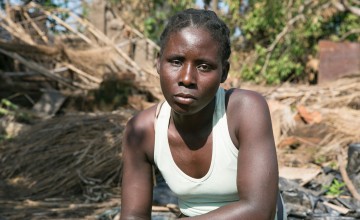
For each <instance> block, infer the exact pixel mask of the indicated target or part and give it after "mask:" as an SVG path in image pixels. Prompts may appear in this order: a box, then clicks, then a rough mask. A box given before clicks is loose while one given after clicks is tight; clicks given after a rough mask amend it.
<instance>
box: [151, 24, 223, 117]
mask: <svg viewBox="0 0 360 220" xmlns="http://www.w3.org/2000/svg"><path fill="white" fill-rule="evenodd" d="M228 69H229V65H228V63H227V62H226V63H225V64H224V63H223V62H222V59H221V51H220V46H219V42H217V41H216V40H214V39H213V38H212V36H211V35H210V33H209V32H208V31H207V30H206V29H204V28H196V27H186V28H183V29H181V30H180V31H177V32H173V33H171V34H170V36H168V41H167V43H166V44H165V46H164V48H163V51H162V54H161V55H160V57H159V58H158V61H157V71H158V73H159V75H160V83H161V88H162V91H163V94H164V96H165V99H166V100H167V102H168V103H169V104H170V106H171V107H172V109H173V110H174V111H175V112H177V113H179V114H184V115H189V114H194V113H198V112H200V111H201V110H203V109H204V107H206V106H208V104H209V103H210V102H211V101H212V100H213V98H214V96H215V94H216V91H217V89H218V87H219V85H220V83H221V82H224V81H225V79H226V77H227V73H228Z"/></svg>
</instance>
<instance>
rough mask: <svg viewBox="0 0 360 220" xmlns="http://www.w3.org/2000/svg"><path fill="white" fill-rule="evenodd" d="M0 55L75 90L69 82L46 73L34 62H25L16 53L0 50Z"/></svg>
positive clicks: (46, 71) (48, 72)
mask: <svg viewBox="0 0 360 220" xmlns="http://www.w3.org/2000/svg"><path fill="white" fill-rule="evenodd" d="M0 53H2V54H5V55H7V56H9V57H11V58H13V59H15V60H18V61H19V62H20V63H22V64H24V65H25V66H27V67H28V68H30V69H32V70H34V71H37V72H39V73H41V74H42V75H44V76H46V77H49V78H51V79H53V80H56V81H57V82H59V83H61V84H63V85H66V86H67V87H70V88H73V89H74V88H75V87H74V86H73V85H71V83H70V82H67V81H66V80H65V79H63V78H61V77H59V76H56V75H55V74H52V73H51V72H50V71H48V70H47V69H45V68H44V67H42V66H40V65H38V64H36V63H35V62H32V61H27V60H26V59H25V58H23V57H22V56H20V55H18V54H17V53H14V52H8V51H5V50H3V49H0Z"/></svg>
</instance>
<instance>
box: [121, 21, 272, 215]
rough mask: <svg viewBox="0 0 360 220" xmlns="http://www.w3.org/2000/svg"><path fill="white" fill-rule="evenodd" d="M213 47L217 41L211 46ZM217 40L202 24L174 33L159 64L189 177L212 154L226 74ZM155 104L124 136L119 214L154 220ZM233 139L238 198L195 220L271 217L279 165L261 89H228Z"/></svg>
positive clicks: (179, 160) (201, 171)
mask: <svg viewBox="0 0 360 220" xmlns="http://www.w3.org/2000/svg"><path fill="white" fill-rule="evenodd" d="M209 45H212V46H211V47H209ZM220 54H221V53H220V51H219V46H218V42H216V41H215V40H214V39H213V38H212V37H211V35H210V33H209V32H208V31H207V30H206V29H203V28H194V27H187V28H183V29H181V30H180V31H178V32H173V33H171V34H170V36H169V40H168V42H167V43H166V44H165V46H164V48H163V50H162V54H161V55H160V56H159V58H158V61H157V71H158V73H159V75H160V82H161V87H162V90H163V93H164V96H165V99H166V100H167V102H168V103H169V104H170V106H171V108H172V111H171V118H170V123H169V128H168V140H169V145H170V150H171V154H172V157H173V159H174V161H175V163H176V165H177V166H178V167H179V168H180V169H181V170H182V171H183V172H184V173H186V174H187V175H189V176H191V177H193V178H201V177H203V176H205V175H206V173H207V172H208V170H209V167H210V164H211V156H212V123H211V121H212V117H213V112H214V107H215V94H216V91H217V89H218V87H219V86H220V83H222V82H224V81H225V80H226V78H227V74H228V71H229V63H228V62H227V61H224V60H222V57H221V56H220ZM155 111H156V106H153V107H151V108H149V109H147V110H145V111H143V112H141V113H139V114H138V115H136V116H134V117H133V118H132V119H131V120H130V121H129V122H128V124H127V126H126V130H125V134H124V154H123V163H124V164H123V165H124V172H123V182H122V210H121V219H123V220H124V219H150V218H151V205H152V190H153V177H152V165H154V135H155V131H154V118H155ZM226 114H227V120H228V129H229V133H230V137H231V140H232V141H233V143H234V145H235V146H236V147H237V148H238V149H239V153H238V165H237V183H236V184H237V189H238V194H239V198H240V200H239V201H237V202H233V203H230V204H228V205H225V206H223V207H220V208H218V209H216V210H214V211H211V212H209V213H207V214H204V215H200V216H196V217H192V219H274V216H275V211H276V200H277V193H278V167H277V159H276V151H275V145H274V139H273V134H272V128H271V119H270V114H269V110H268V106H267V103H266V101H265V100H264V98H263V97H262V96H261V95H259V94H257V93H256V92H252V91H248V90H240V89H231V90H228V91H226Z"/></svg>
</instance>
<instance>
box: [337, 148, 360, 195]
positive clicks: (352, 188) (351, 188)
mask: <svg viewBox="0 0 360 220" xmlns="http://www.w3.org/2000/svg"><path fill="white" fill-rule="evenodd" d="M337 159H338V163H339V170H340V173H341V176H342V178H343V180H344V182H345V184H346V187H347V188H348V189H349V191H350V193H351V195H352V196H353V197H354V198H355V199H357V200H358V201H360V194H359V193H358V191H357V190H356V188H355V186H354V184H353V183H352V182H351V180H350V178H349V175H348V174H347V172H346V168H345V164H344V160H343V156H342V154H341V153H340V154H338V156H337Z"/></svg>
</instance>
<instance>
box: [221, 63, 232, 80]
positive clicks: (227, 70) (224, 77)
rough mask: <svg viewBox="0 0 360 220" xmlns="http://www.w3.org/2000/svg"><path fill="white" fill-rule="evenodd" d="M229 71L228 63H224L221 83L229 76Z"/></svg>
mask: <svg viewBox="0 0 360 220" xmlns="http://www.w3.org/2000/svg"><path fill="white" fill-rule="evenodd" d="M229 69H230V63H229V61H225V62H224V65H223V70H222V75H221V83H223V82H225V80H226V79H227V77H228V74H229Z"/></svg>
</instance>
